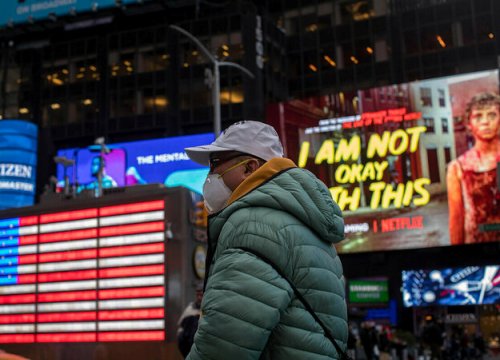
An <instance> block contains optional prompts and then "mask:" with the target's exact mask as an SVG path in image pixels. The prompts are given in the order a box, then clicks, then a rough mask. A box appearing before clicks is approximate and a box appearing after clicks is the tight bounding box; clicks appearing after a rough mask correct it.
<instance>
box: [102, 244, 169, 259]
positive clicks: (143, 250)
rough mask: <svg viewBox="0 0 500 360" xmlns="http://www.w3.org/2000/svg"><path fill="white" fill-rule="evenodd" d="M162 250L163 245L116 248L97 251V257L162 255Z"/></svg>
mask: <svg viewBox="0 0 500 360" xmlns="http://www.w3.org/2000/svg"><path fill="white" fill-rule="evenodd" d="M164 250H165V245H164V243H156V244H144V245H130V246H116V247H112V248H103V249H99V257H112V256H127V255H138V254H141V255H142V254H152V253H162V252H163V251H164Z"/></svg>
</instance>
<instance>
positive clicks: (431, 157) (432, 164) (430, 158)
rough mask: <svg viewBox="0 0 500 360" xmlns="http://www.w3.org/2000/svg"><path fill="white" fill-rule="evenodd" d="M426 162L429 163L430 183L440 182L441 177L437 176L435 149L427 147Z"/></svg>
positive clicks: (437, 164)
mask: <svg viewBox="0 0 500 360" xmlns="http://www.w3.org/2000/svg"><path fill="white" fill-rule="evenodd" d="M427 162H428V165H429V176H430V178H431V183H439V182H441V178H440V176H439V162H438V155H437V149H427Z"/></svg>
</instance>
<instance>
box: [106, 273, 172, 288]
mask: <svg viewBox="0 0 500 360" xmlns="http://www.w3.org/2000/svg"><path fill="white" fill-rule="evenodd" d="M150 285H163V275H158V276H138V277H127V278H119V279H106V280H99V289H108V288H118V287H137V286H150Z"/></svg>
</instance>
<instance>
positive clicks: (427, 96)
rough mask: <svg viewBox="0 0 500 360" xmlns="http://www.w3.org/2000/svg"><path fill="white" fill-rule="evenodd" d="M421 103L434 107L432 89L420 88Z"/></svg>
mask: <svg viewBox="0 0 500 360" xmlns="http://www.w3.org/2000/svg"><path fill="white" fill-rule="evenodd" d="M420 103H421V104H422V106H432V90H431V88H424V87H423V88H420Z"/></svg>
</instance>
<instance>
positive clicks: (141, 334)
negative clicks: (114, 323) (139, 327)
mask: <svg viewBox="0 0 500 360" xmlns="http://www.w3.org/2000/svg"><path fill="white" fill-rule="evenodd" d="M164 339H165V332H164V331H127V332H117V331H113V332H102V333H99V334H98V336H97V340H98V341H154V340H164Z"/></svg>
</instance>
